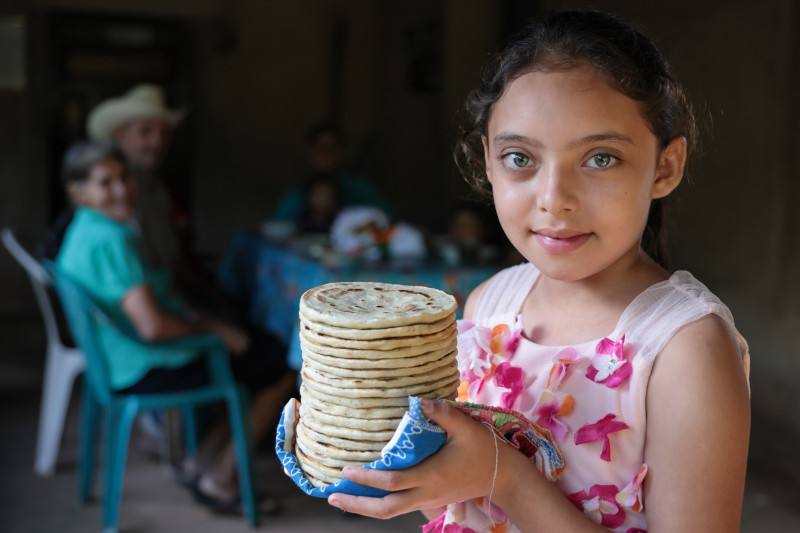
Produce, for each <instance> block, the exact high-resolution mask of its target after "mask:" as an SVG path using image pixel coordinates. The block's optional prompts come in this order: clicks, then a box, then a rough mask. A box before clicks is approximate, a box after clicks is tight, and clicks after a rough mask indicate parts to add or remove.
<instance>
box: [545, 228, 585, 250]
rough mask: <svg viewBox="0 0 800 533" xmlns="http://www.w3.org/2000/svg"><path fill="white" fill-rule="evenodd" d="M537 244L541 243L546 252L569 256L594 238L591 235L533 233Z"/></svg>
mask: <svg viewBox="0 0 800 533" xmlns="http://www.w3.org/2000/svg"><path fill="white" fill-rule="evenodd" d="M533 234H534V236H535V237H536V242H538V243H539V246H541V247H542V248H543V249H544V250H545V251H546V252H550V253H552V254H568V253H570V252H574V251H575V250H577V249H578V248H580V247H581V246H583V245H584V244H585V243H586V241H588V240H589V238H590V237H591V236H592V234H591V233H578V234H566V233H565V234H561V235H559V234H558V233H551V232H547V234H546V233H544V232H542V233H540V232H536V231H534V232H533Z"/></svg>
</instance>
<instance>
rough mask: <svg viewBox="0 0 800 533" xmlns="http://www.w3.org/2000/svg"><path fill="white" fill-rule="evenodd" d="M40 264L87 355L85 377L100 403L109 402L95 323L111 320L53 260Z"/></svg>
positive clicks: (107, 382) (104, 367)
mask: <svg viewBox="0 0 800 533" xmlns="http://www.w3.org/2000/svg"><path fill="white" fill-rule="evenodd" d="M42 264H43V266H44V268H45V269H46V270H47V272H48V273H49V274H50V276H51V277H52V278H53V280H54V282H55V283H54V284H55V288H56V291H57V292H58V296H59V300H60V301H61V306H62V307H63V309H64V314H65V315H66V316H67V322H68V323H69V328H70V331H71V332H72V336H73V337H74V338H75V342H76V343H77V344H78V346H79V347H80V349H81V350H82V351H83V353H84V355H85V356H86V376H87V378H88V379H89V386H90V387H92V390H93V391H94V392H95V394H96V395H97V398H98V400H100V402H101V403H108V402H109V401H110V398H111V395H112V388H111V380H110V378H109V373H108V366H107V365H106V361H105V358H104V357H103V348H102V346H101V345H100V338H99V335H98V325H99V324H100V323H110V319H109V318H108V316H107V315H106V314H105V313H104V312H103V311H102V309H101V308H100V307H98V305H97V304H96V303H95V302H94V301H93V300H92V299H91V298H90V297H89V295H87V294H86V292H85V291H84V290H83V289H82V288H81V287H80V286H79V285H78V284H77V283H75V281H73V280H72V279H71V278H70V277H69V275H67V274H66V273H64V272H63V271H61V270H59V268H58V267H57V266H56V265H55V264H54V263H53V262H52V261H49V260H45V261H43V262H42Z"/></svg>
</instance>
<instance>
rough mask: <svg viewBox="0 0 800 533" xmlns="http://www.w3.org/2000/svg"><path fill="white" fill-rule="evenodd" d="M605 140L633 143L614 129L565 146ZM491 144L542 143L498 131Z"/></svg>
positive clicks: (571, 147) (536, 145) (534, 144)
mask: <svg viewBox="0 0 800 533" xmlns="http://www.w3.org/2000/svg"><path fill="white" fill-rule="evenodd" d="M607 141H611V142H617V143H624V144H633V139H631V138H630V137H628V136H627V135H624V134H622V133H618V132H616V131H605V132H602V133H596V134H594V135H587V136H586V137H582V138H580V139H576V140H574V141H571V142H570V143H569V144H568V145H567V148H568V149H570V150H572V149H575V148H579V147H581V146H585V145H587V144H593V143H597V142H607ZM493 144H495V145H501V146H502V145H505V144H524V145H527V146H531V147H534V148H537V147H540V146H542V143H540V142H539V141H537V140H535V139H531V138H530V137H526V136H524V135H518V134H516V133H510V132H500V133H498V134H497V135H495V136H494V139H493Z"/></svg>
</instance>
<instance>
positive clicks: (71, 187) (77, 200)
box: [67, 181, 83, 205]
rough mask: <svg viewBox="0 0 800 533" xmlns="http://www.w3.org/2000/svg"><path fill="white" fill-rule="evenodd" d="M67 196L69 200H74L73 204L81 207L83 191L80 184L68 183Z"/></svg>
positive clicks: (75, 182)
mask: <svg viewBox="0 0 800 533" xmlns="http://www.w3.org/2000/svg"><path fill="white" fill-rule="evenodd" d="M67 196H69V199H70V200H72V203H73V204H75V205H81V204H82V203H83V189H82V187H81V185H80V183H79V182H77V181H70V182H68V183H67Z"/></svg>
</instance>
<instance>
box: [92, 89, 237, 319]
mask: <svg viewBox="0 0 800 533" xmlns="http://www.w3.org/2000/svg"><path fill="white" fill-rule="evenodd" d="M184 115H185V112H184V111H183V110H180V109H172V108H169V107H168V106H167V104H166V98H165V95H164V91H163V89H162V88H161V87H159V86H157V85H152V84H147V83H143V84H139V85H136V86H135V87H133V88H131V89H130V90H128V91H127V92H126V93H125V94H123V95H121V96H119V97H115V98H110V99H108V100H105V101H103V102H101V103H99V104H98V105H97V106H95V107H94V108H93V109H92V110H91V112H90V113H89V115H88V116H87V119H86V130H87V133H88V134H89V138H90V139H91V140H93V141H99V142H112V143H113V144H114V145H115V146H116V147H117V148H118V149H119V150H120V151H121V152H122V154H123V155H124V156H125V159H126V160H127V162H128V167H129V169H130V173H131V176H132V178H133V179H134V181H135V182H136V187H137V190H138V203H137V212H136V222H137V224H138V232H139V235H140V237H141V239H142V243H143V251H144V253H145V254H146V255H147V257H148V259H149V260H150V261H151V262H152V263H153V264H154V265H156V266H158V267H160V268H166V269H168V270H170V272H171V273H172V275H173V277H174V280H175V283H176V286H177V288H178V289H179V290H180V291H181V296H182V297H183V298H185V299H187V300H190V301H191V302H192V303H193V304H194V305H201V306H203V307H207V308H209V309H215V310H221V312H223V313H224V314H225V316H227V317H228V318H230V319H239V317H240V315H241V312H240V311H239V310H237V309H236V306H235V305H234V304H232V303H231V302H230V301H229V300H228V298H227V297H226V296H225V295H224V294H223V293H222V291H221V290H219V289H218V287H217V286H216V284H215V283H213V282H212V281H211V279H210V278H211V276H209V275H208V273H206V272H204V271H203V270H202V269H201V268H200V267H198V265H199V264H201V261H199V259H198V258H196V257H195V256H194V254H193V253H192V250H191V245H190V240H191V239H190V233H191V231H190V230H191V228H190V221H189V217H188V216H187V213H186V211H185V210H184V209H183V207H182V206H181V205H180V204H179V203H178V202H177V201H176V199H175V196H174V195H173V193H172V192H171V190H170V188H169V187H168V185H167V179H166V176H164V174H163V172H164V163H165V161H166V159H167V157H168V155H169V151H170V147H171V146H172V137H173V131H174V129H175V128H176V127H177V126H178V125H179V124H180V122H181V121H182V120H183V118H184Z"/></svg>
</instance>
